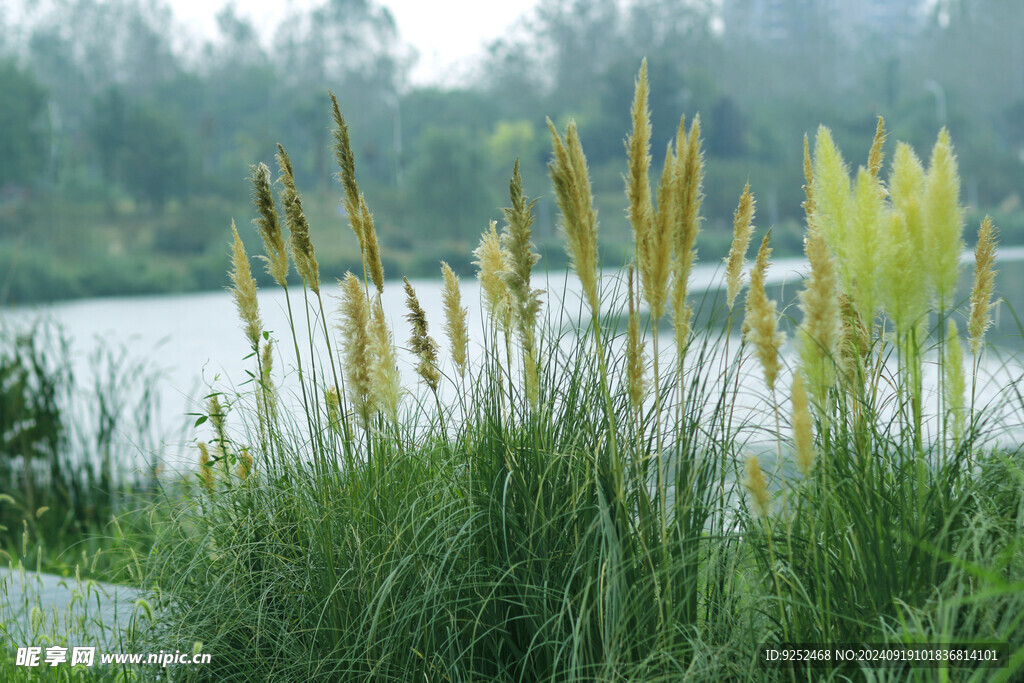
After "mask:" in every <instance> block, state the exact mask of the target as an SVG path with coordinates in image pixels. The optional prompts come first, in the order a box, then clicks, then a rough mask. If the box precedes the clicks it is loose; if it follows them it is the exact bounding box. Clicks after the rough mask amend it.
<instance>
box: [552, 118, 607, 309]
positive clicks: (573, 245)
mask: <svg viewBox="0 0 1024 683" xmlns="http://www.w3.org/2000/svg"><path fill="white" fill-rule="evenodd" d="M547 122H548V129H549V130H550V131H551V138H552V146H553V147H554V158H553V159H552V160H551V162H550V163H549V164H548V170H549V171H550V173H551V180H552V183H553V184H554V187H555V198H556V199H557V201H558V208H559V210H560V211H561V213H562V229H563V230H565V235H566V238H567V239H566V252H567V253H568V255H569V260H570V262H571V263H572V267H573V269H574V270H575V271H576V275H577V276H578V277H579V278H580V282H581V283H582V284H583V292H584V294H585V295H586V298H587V303H588V304H589V305H590V310H591V312H592V313H593V314H594V315H595V316H596V315H597V314H598V312H599V310H600V300H599V299H598V295H597V210H596V209H595V208H594V204H593V195H592V194H591V190H590V177H589V175H588V173H587V159H586V157H585V156H584V154H583V146H582V145H581V144H580V139H579V134H578V133H577V132H576V122H575V121H570V122H569V125H568V126H566V129H565V140H564V142H563V140H562V138H561V137H560V136H559V134H558V131H556V130H555V124H553V123H552V122H551V119H548V120H547Z"/></svg>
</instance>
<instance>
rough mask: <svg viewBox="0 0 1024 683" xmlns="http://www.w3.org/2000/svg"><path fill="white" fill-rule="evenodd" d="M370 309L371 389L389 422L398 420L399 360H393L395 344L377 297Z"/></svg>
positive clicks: (399, 394) (400, 394)
mask: <svg viewBox="0 0 1024 683" xmlns="http://www.w3.org/2000/svg"><path fill="white" fill-rule="evenodd" d="M371 308H372V309H373V317H372V319H371V320H370V356H371V361H370V386H371V387H372V388H373V391H374V399H373V400H374V403H375V404H376V405H377V406H379V407H380V409H381V410H382V411H383V412H384V414H385V415H386V416H387V417H388V418H389V419H390V420H391V422H392V423H397V421H398V405H399V403H400V402H401V399H402V387H401V381H400V379H399V376H398V362H397V361H396V359H395V343H394V340H393V339H392V337H391V330H389V329H388V325H387V322H386V321H385V320H384V309H383V307H382V306H381V304H380V297H377V299H376V301H374V303H373V305H372V306H371Z"/></svg>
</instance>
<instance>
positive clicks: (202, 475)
mask: <svg viewBox="0 0 1024 683" xmlns="http://www.w3.org/2000/svg"><path fill="white" fill-rule="evenodd" d="M199 482H200V483H201V484H202V485H203V488H204V489H206V492H207V493H209V494H211V495H213V486H214V478H213V466H212V465H210V451H209V449H208V448H207V446H206V443H204V442H202V441H200V442H199Z"/></svg>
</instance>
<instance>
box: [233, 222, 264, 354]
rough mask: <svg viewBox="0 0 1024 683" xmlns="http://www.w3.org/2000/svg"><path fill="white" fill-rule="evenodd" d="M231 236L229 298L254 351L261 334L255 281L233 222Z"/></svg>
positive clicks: (261, 327)
mask: <svg viewBox="0 0 1024 683" xmlns="http://www.w3.org/2000/svg"><path fill="white" fill-rule="evenodd" d="M231 234H232V235H234V241H233V242H232V244H231V266H232V267H231V273H230V275H231V283H232V287H231V289H230V291H231V296H232V297H233V298H234V300H235V308H237V309H238V316H239V317H240V318H241V319H242V322H243V323H245V338H246V339H248V340H249V346H250V348H252V349H253V350H256V349H258V348H259V345H260V336H261V335H262V334H263V321H262V320H261V319H260V306H259V301H258V300H257V298H256V280H254V279H253V277H252V271H251V270H250V269H249V257H248V256H247V255H246V253H245V245H244V244H242V238H241V237H239V236H238V230H237V229H236V228H235V222H234V221H231Z"/></svg>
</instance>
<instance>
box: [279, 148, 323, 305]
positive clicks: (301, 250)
mask: <svg viewBox="0 0 1024 683" xmlns="http://www.w3.org/2000/svg"><path fill="white" fill-rule="evenodd" d="M277 150H278V153H277V165H278V167H279V168H280V170H281V182H282V183H283V184H284V189H283V190H282V191H281V202H282V203H283V204H284V217H285V222H286V223H287V225H288V231H289V233H290V235H289V237H288V243H289V246H290V247H291V250H292V259H293V260H294V261H295V270H297V271H299V275H300V276H301V277H302V279H303V281H304V282H305V283H306V284H307V285H309V288H310V289H312V290H313V292H314V293H316V294H319V293H320V266H319V264H318V263H317V261H316V254H315V253H314V250H313V241H312V240H311V239H310V237H309V221H307V220H306V214H305V213H304V212H303V210H302V199H301V198H300V197H299V192H298V190H297V189H296V188H295V172H294V170H293V169H292V162H291V159H289V158H288V153H287V152H285V151H284V147H283V146H281V145H280V144H278V145H277Z"/></svg>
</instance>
